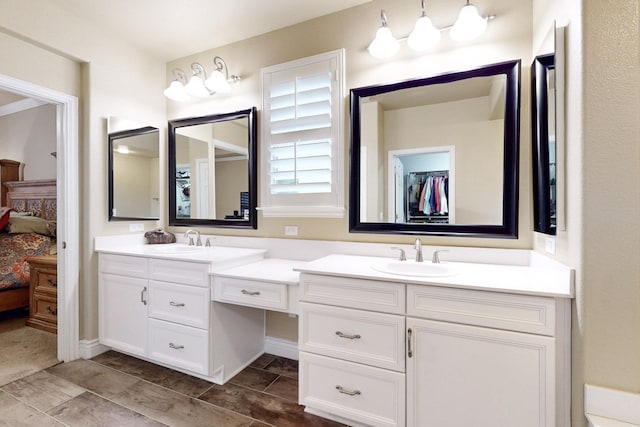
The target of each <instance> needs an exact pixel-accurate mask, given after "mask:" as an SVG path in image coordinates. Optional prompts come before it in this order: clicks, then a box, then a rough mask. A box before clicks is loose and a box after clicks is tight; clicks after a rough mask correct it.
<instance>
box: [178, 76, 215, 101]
mask: <svg viewBox="0 0 640 427" xmlns="http://www.w3.org/2000/svg"><path fill="white" fill-rule="evenodd" d="M184 89H185V91H186V92H187V93H188V94H189V95H191V96H195V97H197V98H206V97H207V96H209V95H211V94H210V93H209V91H208V90H207V88H206V87H204V82H203V81H202V79H201V78H200V77H199V76H191V78H190V79H189V83H187V85H186V86H185V87H184Z"/></svg>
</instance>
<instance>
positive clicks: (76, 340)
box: [0, 74, 80, 362]
mask: <svg viewBox="0 0 640 427" xmlns="http://www.w3.org/2000/svg"><path fill="white" fill-rule="evenodd" d="M0 89H2V90H6V91H8V92H13V93H15V94H18V95H22V96H25V97H29V98H33V99H37V100H39V101H43V102H45V103H47V104H53V105H55V106H56V152H57V162H56V193H57V194H56V197H57V208H58V213H57V242H58V283H59V286H58V310H59V312H61V313H63V315H62V316H59V317H58V337H57V338H58V359H59V360H61V361H63V362H69V361H71V360H75V359H78V358H79V357H80V305H79V297H78V293H79V288H80V265H79V264H80V262H79V260H80V225H79V224H80V220H79V215H78V212H79V211H80V208H79V206H80V205H79V193H78V182H79V173H78V124H79V122H78V98H77V97H75V96H73V95H68V94H66V93H62V92H58V91H56V90H53V89H49V88H46V87H43V86H39V85H37V84H34V83H29V82H26V81H23V80H19V79H16V78H13V77H9V76H6V75H3V74H0Z"/></svg>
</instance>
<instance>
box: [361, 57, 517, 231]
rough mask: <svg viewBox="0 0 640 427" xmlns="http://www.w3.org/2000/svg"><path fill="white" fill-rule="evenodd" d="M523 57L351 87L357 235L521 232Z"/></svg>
mask: <svg viewBox="0 0 640 427" xmlns="http://www.w3.org/2000/svg"><path fill="white" fill-rule="evenodd" d="M520 67H521V65H520V61H519V60H514V61H508V62H503V63H498V64H491V65H486V66H481V67H478V68H474V69H471V70H466V71H459V72H454V73H446V74H441V75H437V76H432V77H425V78H420V79H414V80H408V81H403V82H398V83H390V84H381V85H373V86H367V87H360V88H356V89H352V90H351V182H350V197H349V200H350V206H349V227H350V231H351V232H362V233H392V234H396V233H399V234H424V235H449V236H469V237H499V238H517V235H518V170H519V168H518V153H519V139H520V123H519V122H520Z"/></svg>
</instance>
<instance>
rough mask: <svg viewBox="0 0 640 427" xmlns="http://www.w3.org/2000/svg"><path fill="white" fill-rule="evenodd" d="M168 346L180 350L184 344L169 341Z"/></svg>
mask: <svg viewBox="0 0 640 427" xmlns="http://www.w3.org/2000/svg"><path fill="white" fill-rule="evenodd" d="M169 348H172V349H174V350H182V349H183V348H184V346H183V345H176V344H174V343H172V342H170V343H169Z"/></svg>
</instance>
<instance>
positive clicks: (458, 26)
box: [449, 2, 487, 42]
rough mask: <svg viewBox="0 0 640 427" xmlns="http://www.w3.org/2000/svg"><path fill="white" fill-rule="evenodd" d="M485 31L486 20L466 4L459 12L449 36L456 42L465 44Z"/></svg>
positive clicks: (473, 7)
mask: <svg viewBox="0 0 640 427" xmlns="http://www.w3.org/2000/svg"><path fill="white" fill-rule="evenodd" d="M486 29H487V20H486V19H485V18H483V17H482V16H480V14H479V13H478V9H477V8H476V7H475V6H474V5H472V4H470V3H469V2H467V4H466V5H464V7H463V8H462V10H461V11H460V15H458V19H457V20H456V22H455V24H453V27H451V31H450V32H449V35H450V36H451V38H452V39H453V40H455V41H457V42H467V41H470V40H473V39H475V38H476V37H478V36H479V35H480V34H482V33H484V31H485V30H486Z"/></svg>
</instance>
